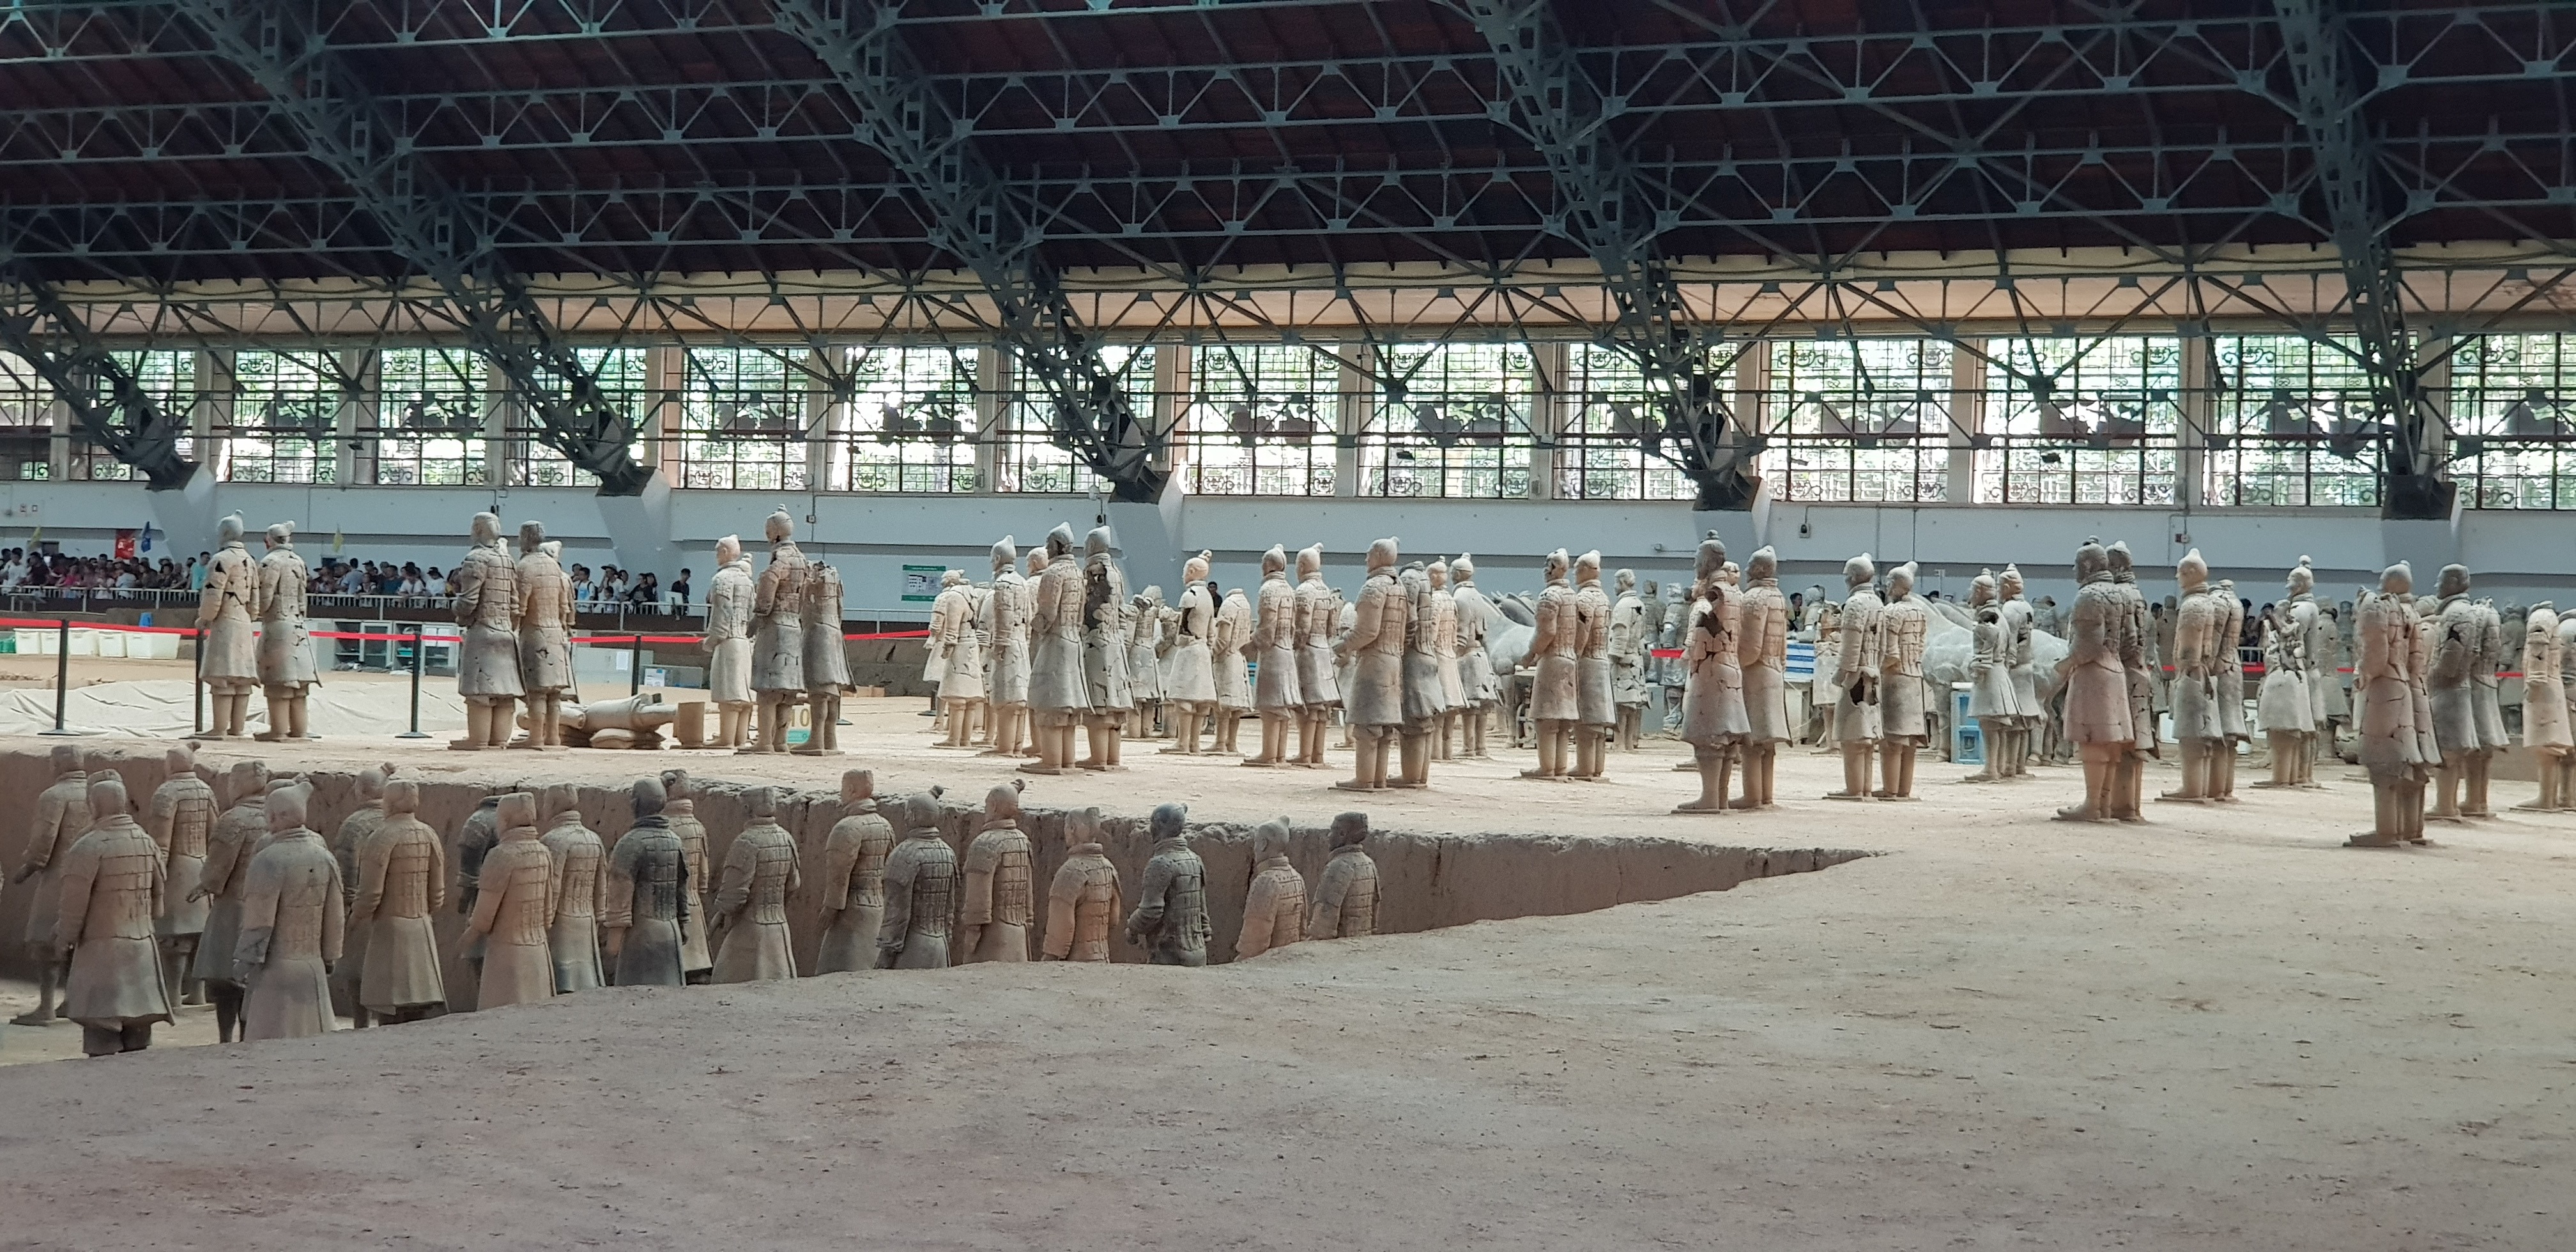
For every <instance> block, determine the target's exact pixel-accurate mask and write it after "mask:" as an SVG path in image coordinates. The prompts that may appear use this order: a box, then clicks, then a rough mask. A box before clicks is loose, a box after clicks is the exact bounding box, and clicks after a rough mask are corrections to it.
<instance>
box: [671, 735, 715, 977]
mask: <svg viewBox="0 0 2576 1252" xmlns="http://www.w3.org/2000/svg"><path fill="white" fill-rule="evenodd" d="M662 796H663V806H662V817H663V820H664V821H667V822H669V823H670V826H671V833H672V835H673V836H675V837H677V838H678V839H679V841H680V856H681V858H682V860H683V861H684V862H685V866H686V868H685V872H684V875H683V877H684V878H685V879H686V881H687V883H688V892H689V901H688V905H689V907H688V909H687V911H686V912H685V914H684V915H683V916H682V917H681V919H680V968H681V969H682V970H683V971H684V972H685V973H686V975H687V981H688V982H690V983H703V982H705V981H707V979H708V978H710V977H711V976H713V975H714V973H715V967H716V961H715V948H714V947H713V945H711V944H709V943H708V942H707V925H708V919H710V918H712V917H713V916H714V915H715V907H714V896H715V889H716V876H715V868H714V863H713V862H712V861H710V860H709V859H708V857H707V825H706V823H704V822H701V821H699V820H698V798H697V794H696V792H694V791H693V790H691V788H690V785H689V775H688V771H686V770H676V769H666V770H663V771H662Z"/></svg>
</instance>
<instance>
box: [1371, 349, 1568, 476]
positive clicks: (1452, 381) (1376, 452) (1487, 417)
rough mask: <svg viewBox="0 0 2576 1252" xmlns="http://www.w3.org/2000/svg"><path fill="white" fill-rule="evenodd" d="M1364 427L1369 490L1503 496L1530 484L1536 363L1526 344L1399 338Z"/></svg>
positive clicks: (1385, 353) (1383, 357) (1383, 356)
mask: <svg viewBox="0 0 2576 1252" xmlns="http://www.w3.org/2000/svg"><path fill="white" fill-rule="evenodd" d="M1377 366H1378V373H1379V376H1380V378H1381V380H1382V381H1381V382H1380V384H1379V388H1378V394H1377V397H1376V404H1375V406H1374V407H1375V411H1374V412H1372V413H1371V414H1370V415H1369V420H1368V425H1367V427H1366V429H1364V430H1363V431H1362V432H1361V434H1360V446H1359V453H1360V457H1359V459H1360V491H1361V494H1363V495H1370V496H1395V497H1405V498H1418V499H1434V498H1440V499H1482V500H1495V499H1504V498H1510V497H1522V496H1527V495H1528V494H1529V489H1530V451H1531V449H1532V447H1533V446H1534V445H1535V443H1536V440H1535V439H1534V438H1533V437H1532V433H1531V427H1530V418H1531V414H1532V411H1533V408H1534V404H1533V401H1534V399H1535V395H1536V389H1537V370H1536V369H1535V368H1534V362H1533V361H1532V359H1531V353H1530V347H1529V345H1528V344H1526V343H1499V344H1483V343H1453V344H1395V345H1391V346H1389V347H1387V348H1385V349H1383V350H1382V351H1381V352H1380V353H1379V355H1378V362H1377Z"/></svg>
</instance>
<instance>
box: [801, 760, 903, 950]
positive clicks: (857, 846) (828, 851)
mask: <svg viewBox="0 0 2576 1252" xmlns="http://www.w3.org/2000/svg"><path fill="white" fill-rule="evenodd" d="M893 851H894V825H893V823H891V822H888V821H887V820H886V819H885V818H884V817H883V816H882V815H880V814H879V813H878V812H877V776H876V774H875V773H874V772H873V771H870V770H864V769H853V770H844V771H842V773H841V820H839V821H837V822H834V823H832V833H831V835H830V836H829V837H828V838H826V839H825V840H824V843H823V884H822V885H823V891H822V895H823V945H822V948H821V950H820V951H819V952H818V953H817V954H816V956H815V958H814V972H815V973H817V974H843V973H850V972H853V971H857V970H867V969H875V968H876V967H877V932H878V931H880V930H882V929H883V928H884V926H885V865H886V857H887V856H888V855H889V854H891V853H892V852H893Z"/></svg>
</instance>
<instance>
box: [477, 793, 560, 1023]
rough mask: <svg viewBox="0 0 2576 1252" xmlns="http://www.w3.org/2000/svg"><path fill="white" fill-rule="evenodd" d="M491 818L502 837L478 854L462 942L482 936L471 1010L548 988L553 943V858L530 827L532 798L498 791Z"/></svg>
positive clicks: (521, 1000)
mask: <svg viewBox="0 0 2576 1252" xmlns="http://www.w3.org/2000/svg"><path fill="white" fill-rule="evenodd" d="M494 820H495V822H496V823H497V824H498V826H499V827H500V831H501V839H500V842H498V843H495V844H493V845H492V850H491V851H490V852H489V853H486V854H485V855H484V857H483V865H482V868H481V870H480V872H479V873H478V874H477V875H476V880H475V888H476V890H475V900H474V916H473V917H472V918H470V919H469V920H468V921H467V922H466V924H465V934H466V938H467V940H468V942H471V941H472V940H474V939H483V940H485V944H484V948H483V970H482V980H481V984H480V986H479V987H478V988H477V990H476V994H475V1000H474V1007H475V1008H476V1009H478V1010H481V1009H493V1008H498V1007H500V1006H502V1005H504V1004H526V1003H529V1002H532V1001H537V1000H544V999H548V998H550V997H552V996H553V995H554V993H555V967H554V955H553V949H552V947H551V946H550V945H549V944H548V943H547V940H546V929H547V925H548V923H549V922H550V921H551V920H552V919H553V917H554V911H555V864H554V857H553V856H552V855H551V854H549V853H548V852H547V851H546V845H545V844H544V843H542V842H540V840H539V836H538V834H537V798H536V797H535V796H533V795H530V794H528V793H527V792H524V791H514V792H511V793H510V794H508V795H505V796H502V797H501V801H500V804H499V805H497V806H496V807H495V809H494Z"/></svg>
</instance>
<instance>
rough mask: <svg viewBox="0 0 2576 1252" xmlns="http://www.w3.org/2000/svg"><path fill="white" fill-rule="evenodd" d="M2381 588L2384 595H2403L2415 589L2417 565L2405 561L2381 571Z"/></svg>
mask: <svg viewBox="0 0 2576 1252" xmlns="http://www.w3.org/2000/svg"><path fill="white" fill-rule="evenodd" d="M2379 590H2380V592H2381V593H2382V594H2384V595H2392V596H2402V595H2408V594H2411V593H2412V592H2413V591H2414V590H2415V567H2414V566H2412V565H2409V564H2407V563H2406V562H2404V561H2399V562H2398V563H2396V564H2395V565H2391V566H2389V567H2388V568H2387V569H2384V570H2381V571H2380V572H2379Z"/></svg>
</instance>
